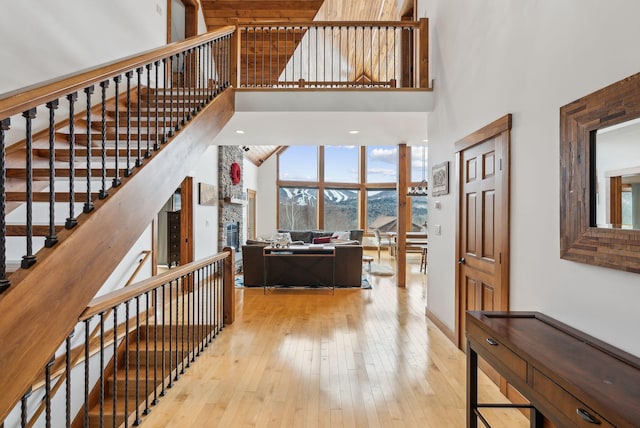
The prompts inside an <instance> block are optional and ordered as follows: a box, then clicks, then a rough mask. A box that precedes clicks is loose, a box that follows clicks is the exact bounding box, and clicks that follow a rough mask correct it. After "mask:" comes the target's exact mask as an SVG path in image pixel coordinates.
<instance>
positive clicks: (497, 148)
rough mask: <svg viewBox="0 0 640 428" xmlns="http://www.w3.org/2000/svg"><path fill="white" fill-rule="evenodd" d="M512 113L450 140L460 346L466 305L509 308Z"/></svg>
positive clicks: (462, 345)
mask: <svg viewBox="0 0 640 428" xmlns="http://www.w3.org/2000/svg"><path fill="white" fill-rule="evenodd" d="M510 130H511V115H506V116H504V117H502V118H500V119H498V120H497V121H495V122H493V123H491V124H489V125H487V126H485V127H484V128H482V129H480V130H478V131H476V132H474V133H472V134H470V135H469V136H467V137H465V138H464V139H462V140H460V141H458V142H457V143H456V144H455V149H456V152H457V153H456V172H457V174H458V180H457V181H458V183H459V185H458V188H457V189H456V191H457V192H458V193H457V196H458V198H457V203H456V212H457V215H456V217H457V222H456V259H457V261H458V264H457V266H458V267H457V269H456V337H457V341H458V347H459V348H460V349H463V350H465V347H466V341H465V312H466V311H467V310H501V311H502V310H508V309H509V240H510V238H509V195H510V189H509V156H510V155H509V146H510Z"/></svg>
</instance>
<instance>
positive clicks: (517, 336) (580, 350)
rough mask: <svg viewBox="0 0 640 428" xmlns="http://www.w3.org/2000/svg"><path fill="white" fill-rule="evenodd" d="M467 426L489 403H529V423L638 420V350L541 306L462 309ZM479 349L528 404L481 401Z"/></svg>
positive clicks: (631, 423)
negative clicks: (541, 309) (564, 321)
mask: <svg viewBox="0 0 640 428" xmlns="http://www.w3.org/2000/svg"><path fill="white" fill-rule="evenodd" d="M466 334H467V427H472V428H475V427H477V426H478V420H480V421H481V422H482V423H483V424H484V425H485V426H487V427H489V424H488V422H487V421H486V419H485V417H484V416H483V415H482V413H481V412H480V409H481V408H483V407H484V408H486V407H531V419H530V425H531V427H536V428H541V427H542V424H543V422H542V421H543V415H544V418H547V419H549V420H550V421H551V422H553V423H554V424H555V425H556V426H558V427H594V426H601V427H640V358H637V357H635V356H633V355H630V354H628V353H626V352H624V351H621V350H619V349H617V348H614V347H612V346H611V345H608V344H606V343H604V342H602V341H600V340H598V339H595V338H594V337H591V336H589V335H587V334H585V333H582V332H580V331H578V330H575V329H573V328H571V327H569V326H567V325H565V324H562V323H561V322H559V321H556V320H554V319H553V318H550V317H548V316H545V315H543V314H541V313H538V312H467V314H466ZM478 356H480V357H482V358H483V359H484V360H485V361H487V363H488V364H490V365H491V366H492V367H493V368H495V369H496V370H497V371H498V373H500V375H501V376H503V377H504V378H505V379H506V380H507V381H508V382H509V383H511V384H512V385H513V386H514V387H515V388H516V389H517V390H518V391H519V392H520V393H521V394H522V395H523V396H524V397H526V399H527V400H529V401H530V403H531V404H530V406H519V405H511V404H479V403H478Z"/></svg>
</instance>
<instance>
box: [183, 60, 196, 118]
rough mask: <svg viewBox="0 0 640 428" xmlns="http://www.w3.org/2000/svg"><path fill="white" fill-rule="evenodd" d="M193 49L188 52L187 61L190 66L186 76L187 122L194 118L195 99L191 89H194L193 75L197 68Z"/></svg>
mask: <svg viewBox="0 0 640 428" xmlns="http://www.w3.org/2000/svg"><path fill="white" fill-rule="evenodd" d="M193 59H194V58H193V49H189V50H187V61H188V64H189V66H188V67H187V73H186V76H185V79H186V82H187V94H188V98H187V120H191V118H192V117H193V116H192V114H193V98H192V96H191V89H192V87H193V77H194V76H193V74H194V73H195V67H194V64H193Z"/></svg>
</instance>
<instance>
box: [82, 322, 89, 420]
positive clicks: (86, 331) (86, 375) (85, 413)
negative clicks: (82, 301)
mask: <svg viewBox="0 0 640 428" xmlns="http://www.w3.org/2000/svg"><path fill="white" fill-rule="evenodd" d="M90 324H91V320H85V322H84V405H83V406H82V407H83V416H84V418H83V420H84V425H83V426H85V427H88V426H89V344H90V337H89V336H90V334H89V327H90Z"/></svg>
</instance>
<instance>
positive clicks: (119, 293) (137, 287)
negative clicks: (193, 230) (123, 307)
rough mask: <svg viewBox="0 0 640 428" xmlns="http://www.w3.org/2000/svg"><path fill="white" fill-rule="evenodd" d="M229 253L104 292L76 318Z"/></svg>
mask: <svg viewBox="0 0 640 428" xmlns="http://www.w3.org/2000/svg"><path fill="white" fill-rule="evenodd" d="M229 255H230V253H229V252H222V253H218V254H216V255H215V256H212V257H207V258H205V259H202V260H198V261H195V262H191V263H187V264H186V265H183V266H178V267H176V268H173V269H170V270H168V271H167V272H165V273H162V274H160V275H157V276H154V277H152V278H148V279H145V280H143V281H140V282H138V283H137V284H134V285H131V286H129V287H127V288H121V289H119V290H116V291H113V292H111V293H108V294H105V295H104V296H100V297H97V298H95V299H93V300H92V301H91V302H89V304H88V305H87V308H86V309H85V310H84V312H82V314H81V315H80V317H79V318H78V321H80V322H82V321H85V320H87V319H89V318H91V317H92V316H94V315H97V314H99V313H101V312H104V311H107V310H109V309H111V308H113V307H114V306H116V305H118V304H120V303H123V302H126V301H127V300H130V299H132V298H135V297H136V296H141V295H143V294H145V293H146V292H148V291H151V290H153V289H154V288H157V287H159V286H161V285H162V284H166V283H167V282H169V281H173V280H175V279H178V278H180V277H182V276H183V275H185V274H187V273H190V272H193V271H195V270H197V269H199V268H201V267H204V266H207V265H210V264H212V263H215V262H217V261H220V260H224V259H225V258H227V257H229Z"/></svg>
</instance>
